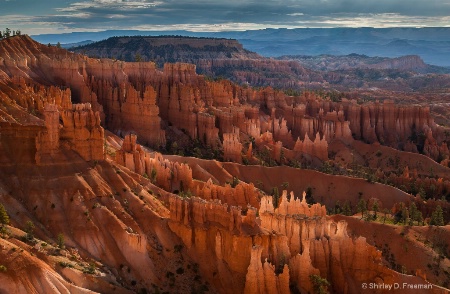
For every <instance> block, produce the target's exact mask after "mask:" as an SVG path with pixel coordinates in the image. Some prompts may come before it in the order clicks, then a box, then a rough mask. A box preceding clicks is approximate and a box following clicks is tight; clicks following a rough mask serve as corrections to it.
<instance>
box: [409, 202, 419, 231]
mask: <svg viewBox="0 0 450 294" xmlns="http://www.w3.org/2000/svg"><path fill="white" fill-rule="evenodd" d="M418 212H419V211H418V210H417V206H416V204H415V203H414V202H413V203H411V205H410V206H409V225H410V226H412V225H413V224H414V221H415V220H417V216H418Z"/></svg>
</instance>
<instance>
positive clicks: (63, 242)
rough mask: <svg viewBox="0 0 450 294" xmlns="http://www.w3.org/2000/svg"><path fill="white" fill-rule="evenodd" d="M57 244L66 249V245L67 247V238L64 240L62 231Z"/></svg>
mask: <svg viewBox="0 0 450 294" xmlns="http://www.w3.org/2000/svg"><path fill="white" fill-rule="evenodd" d="M56 244H57V245H58V248H59V249H64V247H65V240H64V235H63V234H62V233H59V234H58V238H57V240H56Z"/></svg>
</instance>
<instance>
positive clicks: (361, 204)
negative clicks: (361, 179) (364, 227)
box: [357, 198, 367, 219]
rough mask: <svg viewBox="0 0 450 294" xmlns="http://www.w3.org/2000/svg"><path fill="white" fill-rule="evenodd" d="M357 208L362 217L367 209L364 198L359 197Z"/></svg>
mask: <svg viewBox="0 0 450 294" xmlns="http://www.w3.org/2000/svg"><path fill="white" fill-rule="evenodd" d="M357 208H358V212H361V219H362V218H363V217H364V213H365V212H366V210H367V203H366V200H364V199H362V198H361V199H360V200H359V202H358V206H357Z"/></svg>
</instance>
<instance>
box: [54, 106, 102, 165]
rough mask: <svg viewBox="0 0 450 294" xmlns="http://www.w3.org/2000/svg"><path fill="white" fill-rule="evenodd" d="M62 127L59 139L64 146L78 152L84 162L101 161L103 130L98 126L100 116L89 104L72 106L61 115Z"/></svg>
mask: <svg viewBox="0 0 450 294" xmlns="http://www.w3.org/2000/svg"><path fill="white" fill-rule="evenodd" d="M61 118H62V121H63V127H62V129H61V133H60V134H61V135H60V138H61V139H62V140H65V141H66V142H65V144H64V145H65V146H67V147H69V148H70V149H72V150H74V151H76V152H78V154H80V155H81V157H83V159H84V160H88V161H89V160H103V159H104V157H105V154H104V129H103V128H102V127H101V126H100V114H99V113H98V112H94V111H93V110H92V107H91V105H90V104H89V103H86V104H74V105H73V108H72V109H71V110H64V111H63V112H62V113H61Z"/></svg>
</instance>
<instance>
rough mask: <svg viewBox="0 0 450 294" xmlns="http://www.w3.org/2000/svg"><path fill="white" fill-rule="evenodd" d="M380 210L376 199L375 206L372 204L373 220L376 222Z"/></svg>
mask: <svg viewBox="0 0 450 294" xmlns="http://www.w3.org/2000/svg"><path fill="white" fill-rule="evenodd" d="M379 209H380V206H379V205H378V201H377V200H376V199H374V201H373V204H372V210H373V213H374V214H373V218H374V219H375V220H376V219H377V213H378V211H379Z"/></svg>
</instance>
